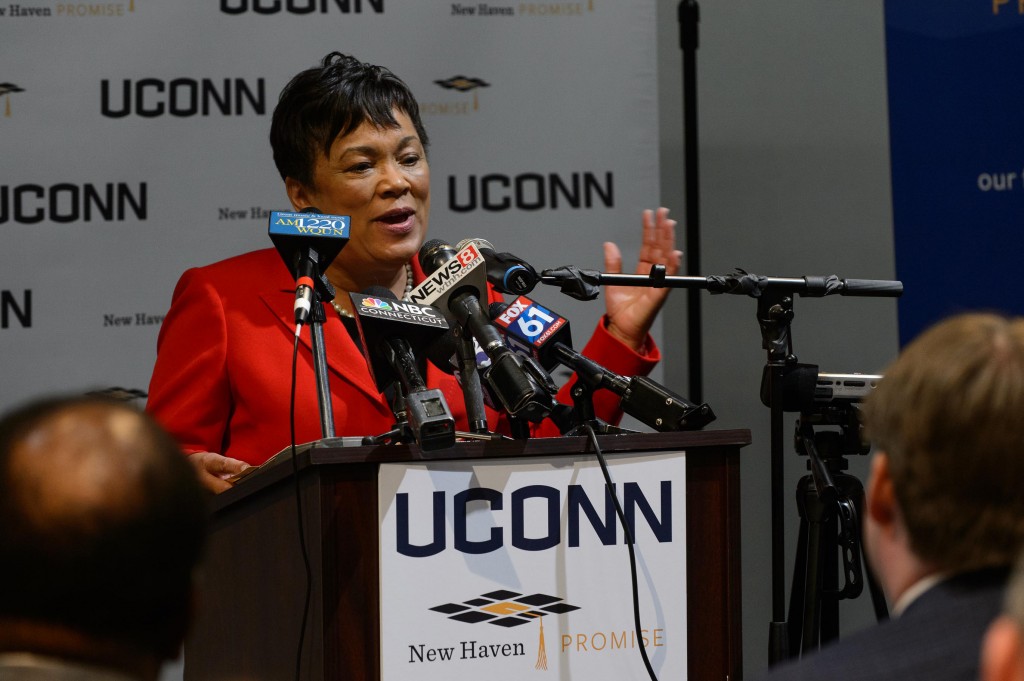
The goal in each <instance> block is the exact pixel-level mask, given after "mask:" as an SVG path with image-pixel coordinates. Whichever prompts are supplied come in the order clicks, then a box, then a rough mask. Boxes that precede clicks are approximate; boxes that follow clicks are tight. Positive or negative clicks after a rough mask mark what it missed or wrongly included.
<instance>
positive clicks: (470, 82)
mask: <svg viewBox="0 0 1024 681" xmlns="http://www.w3.org/2000/svg"><path fill="white" fill-rule="evenodd" d="M434 82H435V83H437V84H438V85H440V86H441V87H443V88H444V89H445V90H458V91H459V92H472V93H473V110H474V111H476V110H477V109H478V108H480V103H479V102H478V101H477V97H476V89H477V88H481V87H490V86H491V84H490V83H488V82H485V81H483V80H481V79H479V78H469V77H468V76H452V77H451V78H447V79H445V80H435V81H434Z"/></svg>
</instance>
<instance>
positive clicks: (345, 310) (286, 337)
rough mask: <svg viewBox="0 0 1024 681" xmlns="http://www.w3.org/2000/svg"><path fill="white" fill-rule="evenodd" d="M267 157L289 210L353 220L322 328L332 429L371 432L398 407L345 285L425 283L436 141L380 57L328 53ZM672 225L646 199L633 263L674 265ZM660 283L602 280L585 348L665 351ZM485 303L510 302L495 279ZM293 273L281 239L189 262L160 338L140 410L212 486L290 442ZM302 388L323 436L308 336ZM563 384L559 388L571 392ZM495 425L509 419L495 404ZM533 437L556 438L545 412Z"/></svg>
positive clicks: (634, 366) (603, 409)
mask: <svg viewBox="0 0 1024 681" xmlns="http://www.w3.org/2000/svg"><path fill="white" fill-rule="evenodd" d="M270 142H271V146H272V148H273V152H274V162H275V164H276V165H277V169H278V172H279V173H280V175H281V178H282V180H283V181H284V188H285V192H286V193H287V196H288V199H289V201H290V203H291V207H292V209H293V210H295V211H302V210H304V209H307V208H310V207H315V208H317V209H318V210H319V211H321V212H323V213H327V214H333V215H347V216H350V217H351V225H350V238H349V241H348V243H347V244H346V245H345V247H344V248H343V249H342V251H341V253H340V254H339V255H338V257H337V258H336V259H335V260H334V262H333V263H331V265H330V266H329V267H328V268H327V271H326V276H327V278H328V279H329V280H330V282H331V283H332V284H333V286H334V288H335V289H336V291H337V296H336V297H335V299H334V301H333V305H329V306H327V313H328V315H327V317H328V318H327V322H326V324H325V325H324V336H325V341H324V345H325V349H326V354H327V363H328V367H329V372H328V373H329V383H330V392H331V398H332V406H333V410H334V414H333V416H334V422H335V430H336V433H337V435H339V436H346V435H349V436H351V435H355V436H365V435H376V434H379V433H383V432H385V431H387V430H389V429H390V428H391V426H392V424H393V423H394V420H395V418H394V414H393V413H392V409H391V405H390V404H389V401H388V399H387V398H386V397H385V396H383V395H382V394H381V393H380V392H379V391H378V390H377V387H376V385H375V384H374V381H373V378H372V376H371V373H370V371H369V369H368V368H367V365H366V361H365V360H364V358H363V356H362V354H361V351H360V346H359V338H358V332H357V329H356V325H355V320H354V319H352V314H353V312H352V309H351V308H352V306H351V301H350V299H349V293H358V292H362V291H365V290H366V289H367V288H368V287H371V286H384V287H386V288H389V289H390V290H391V291H392V292H393V293H394V295H395V296H396V297H397V298H404V297H405V296H406V295H407V294H408V293H409V291H411V290H412V288H413V287H414V286H415V285H417V284H419V283H420V282H421V281H423V279H424V274H423V271H422V269H421V268H420V265H419V262H418V260H417V255H418V253H419V250H420V247H421V246H422V245H423V243H424V239H425V237H426V234H427V225H428V221H429V215H430V166H429V164H428V162H427V147H428V138H427V133H426V130H425V129H424V127H423V123H422V121H421V120H420V114H419V106H418V104H417V102H416V99H415V98H414V97H413V94H412V92H411V91H410V90H409V88H408V86H407V85H406V84H405V83H404V82H402V81H401V80H400V79H398V78H397V77H396V76H395V75H394V74H393V73H391V72H390V71H388V70H387V69H386V68H383V67H381V66H375V65H372V64H366V63H363V62H360V61H358V60H357V59H355V58H353V57H351V56H348V55H344V54H340V53H337V52H333V53H331V54H328V55H327V56H326V57H324V59H323V60H322V62H321V64H319V65H318V66H316V67H313V68H311V69H308V70H305V71H302V72H301V73H299V74H298V75H296V76H295V77H294V78H293V79H292V80H291V81H290V82H289V83H288V84H287V85H286V86H285V88H284V90H283V91H282V92H281V96H280V98H279V100H278V104H277V106H276V108H275V110H274V115H273V120H272V123H271V130H270ZM675 224H676V223H675V221H674V220H670V219H669V218H668V210H667V209H665V208H660V209H658V210H657V211H650V210H647V211H644V212H643V215H642V228H643V236H642V239H643V240H642V244H641V248H640V252H639V260H640V261H639V263H638V266H637V270H636V271H637V273H638V274H647V273H648V272H650V270H651V267H652V266H653V265H655V264H663V265H665V266H666V271H667V273H668V274H669V275H672V274H675V273H676V272H677V271H678V268H679V263H680V258H681V255H682V253H681V252H680V251H678V250H676V249H675ZM604 269H605V271H606V272H611V273H618V272H621V271H622V257H621V254H620V251H619V249H618V247H617V246H616V245H615V244H612V243H606V244H604ZM668 290H669V289H667V288H662V289H656V288H640V287H605V288H604V289H603V290H602V295H603V297H604V299H605V306H606V314H605V315H604V317H603V318H602V320H601V322H600V323H599V324H598V325H597V328H596V329H595V330H594V333H593V335H592V337H591V339H590V341H589V342H588V343H587V345H586V347H585V348H584V349H583V351H582V352H583V354H584V355H586V356H588V357H590V358H591V359H593V360H594V361H596V362H598V363H599V364H602V365H604V366H606V367H607V368H608V369H610V370H611V371H614V372H616V373H619V374H622V375H626V376H635V375H646V374H648V373H650V371H651V369H652V368H653V367H654V365H655V364H656V363H657V362H658V360H659V359H660V357H661V356H660V353H659V351H658V348H657V347H656V346H655V344H654V341H653V340H652V339H651V337H650V335H649V333H648V331H649V330H650V328H651V325H652V324H653V323H654V319H655V317H656V315H657V313H658V311H659V310H660V309H661V306H662V304H663V303H664V301H665V298H666V296H667V295H668ZM489 294H490V295H489V296H488V298H489V299H488V300H485V301H482V303H483V306H484V308H485V309H486V307H487V304H488V303H489V302H496V301H500V300H502V298H501V296H500V294H498V293H497V292H495V291H494V290H493V289H492V290H491V291H490V292H489ZM294 295H295V281H294V278H293V274H292V273H291V272H289V271H288V268H287V266H286V265H285V264H284V263H283V262H282V260H281V258H280V256H279V255H278V253H277V252H276V251H275V250H274V249H273V248H267V249H263V250H259V251H254V252H251V253H246V254H243V255H240V256H236V257H233V258H229V259H227V260H223V261H221V262H217V263H214V264H212V265H208V266H205V267H199V268H193V269H190V270H188V271H187V272H185V273H184V274H183V275H182V277H181V279H180V280H179V282H178V285H177V286H176V287H175V290H174V294H173V297H172V301H171V307H170V310H169V312H168V314H167V317H166V318H165V320H164V322H163V324H162V327H161V330H160V336H159V339H158V341H157V360H156V365H155V367H154V370H153V376H152V379H151V382H150V386H149V402H148V404H147V409H148V410H149V411H150V412H151V413H152V414H153V415H154V416H155V417H156V418H157V420H159V421H160V422H161V423H162V424H163V425H164V427H166V428H167V429H168V430H169V431H170V432H171V433H172V434H173V435H174V436H175V437H176V438H177V439H178V442H179V443H180V444H181V446H182V448H183V449H184V450H185V451H186V453H188V454H189V455H190V458H191V460H192V462H193V463H194V464H195V465H196V468H197V469H198V470H199V471H200V475H201V477H202V480H203V483H204V484H205V485H206V486H207V487H209V488H210V489H212V490H214V491H223V490H224V489H227V488H228V487H230V483H228V482H227V481H226V479H227V478H229V477H231V476H233V475H235V474H237V473H239V472H241V471H242V470H244V469H245V468H246V467H247V466H248V465H250V464H251V465H258V464H260V463H262V462H264V461H265V460H267V459H268V458H269V457H270V456H271V455H273V454H274V453H276V452H277V451H279V450H281V449H283V448H285V447H286V446H287V445H288V444H289V442H290V434H289V413H290V409H289V395H290V392H289V385H290V382H291V355H292V353H291V348H292V342H293V340H292V339H293V337H294V327H295V322H294V313H293V311H292V304H293V301H294ZM302 343H303V345H304V347H303V348H302V350H301V351H300V353H299V356H300V359H299V367H298V375H297V379H296V380H297V388H296V409H295V418H296V425H295V428H296V441H297V442H298V443H303V442H310V441H313V440H316V439H319V438H320V437H321V428H320V420H319V411H318V407H317V402H316V387H315V378H314V377H315V374H314V371H313V363H312V359H311V353H310V351H309V340H308V334H306V333H304V334H303V336H302ZM425 380H426V383H427V386H428V387H430V388H438V389H440V390H441V391H442V392H443V393H444V396H445V399H446V401H447V403H448V405H449V407H450V409H451V412H452V415H453V417H454V418H455V423H456V427H457V428H458V429H459V430H468V421H467V418H466V410H465V405H464V401H463V396H462V392H461V389H460V388H459V386H458V384H457V382H456V379H455V378H454V377H452V376H451V375H449V374H447V373H444V372H442V371H441V370H439V369H437V368H436V367H434V366H433V365H430V366H427V371H426V375H425ZM571 383H572V380H570V383H569V384H567V385H565V386H563V388H562V390H561V391H559V393H558V396H557V397H556V399H557V400H558V401H559V402H561V403H563V404H571V397H570V393H569V390H570V387H571ZM594 402H595V411H596V413H597V416H598V417H599V418H601V419H603V420H605V421H607V422H609V423H618V422H619V420H620V419H621V417H622V411H621V409H620V407H619V399H618V397H617V396H616V395H614V394H612V393H611V392H609V391H606V390H603V391H598V393H597V394H595V400H594ZM488 425H489V428H490V429H491V430H495V431H507V430H508V426H507V423H506V422H504V419H503V417H502V415H501V414H499V413H498V412H496V411H493V410H489V411H488ZM531 429H532V435H534V436H554V435H558V434H559V431H558V429H557V427H555V425H554V424H553V423H551V422H550V421H545V422H544V423H542V424H540V425H532V426H531Z"/></svg>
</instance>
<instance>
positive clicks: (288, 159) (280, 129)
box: [270, 52, 429, 187]
mask: <svg viewBox="0 0 1024 681" xmlns="http://www.w3.org/2000/svg"><path fill="white" fill-rule="evenodd" d="M396 109H397V110H399V111H404V112H405V113H406V114H407V115H408V116H409V118H410V119H411V120H412V124H413V127H415V128H416V134H417V135H419V137H420V142H421V143H422V144H423V148H424V150H426V148H427V145H428V143H429V142H428V140H427V131H426V130H425V129H424V128H423V121H421V120H420V108H419V104H417V103H416V98H415V97H413V94H412V91H411V90H409V86H407V85H406V84H405V83H404V82H402V80H401V79H399V78H398V77H397V76H396V75H395V74H393V73H391V71H389V70H388V69H386V68H384V67H383V66H375V65H373V64H367V63H365V62H361V61H359V60H358V59H356V58H355V57H352V56H350V55H347V54H342V53H340V52H331V53H330V54H328V55H327V56H326V57H324V58H323V60H322V61H321V63H320V65H319V66H315V67H313V68H311V69H307V70H305V71H302V72H301V73H299V74H298V75H297V76H295V77H294V78H292V79H291V81H289V83H288V84H287V85H285V87H284V89H283V90H282V91H281V96H280V97H279V98H278V102H277V106H276V107H275V108H274V116H273V120H272V122H271V124H270V146H271V147H272V148H273V150H274V163H275V164H276V165H277V171H278V172H279V173H281V179H287V178H289V177H290V178H292V179H294V180H297V181H299V182H300V183H302V184H303V185H305V186H308V187H312V186H313V168H314V166H315V164H316V158H317V154H318V153H323V154H324V155H325V156H327V155H329V154H330V151H331V145H332V144H333V143H334V140H335V139H337V137H338V136H339V135H347V134H348V133H350V132H352V131H353V130H355V129H356V128H358V127H359V126H360V125H362V124H363V122H364V121H367V120H369V121H370V122H372V123H373V124H374V125H376V126H377V127H381V128H386V127H390V128H393V127H397V126H398V121H396V120H395V115H394V111H395V110H396Z"/></svg>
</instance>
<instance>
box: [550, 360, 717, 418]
mask: <svg viewBox="0 0 1024 681" xmlns="http://www.w3.org/2000/svg"><path fill="white" fill-rule="evenodd" d="M553 350H554V353H555V355H556V356H557V357H558V359H559V361H560V362H562V364H564V365H565V366H567V367H569V368H570V369H572V370H573V371H575V372H576V376H577V378H578V379H579V380H584V381H587V382H588V383H589V384H592V385H599V386H600V387H602V388H606V389H608V390H611V391H612V392H613V393H615V394H616V395H618V396H619V397H621V398H622V399H621V402H620V404H621V406H622V411H624V412H626V413H627V414H629V415H630V416H632V417H633V418H635V419H637V420H638V421H640V422H641V423H644V424H645V425H648V426H650V427H651V428H654V429H655V430H657V431H660V432H664V431H675V430H696V429H698V428H703V427H704V426H706V425H707V424H709V423H711V422H712V421H714V420H715V413H714V412H713V411H711V407H709V406H708V405H707V404H701V405H696V404H694V403H693V402H690V401H689V400H687V399H686V398H685V397H681V396H680V395H677V394H676V393H674V392H672V391H671V390H669V389H668V388H666V387H665V386H663V385H661V384H659V383H657V382H655V381H652V380H651V379H649V378H647V377H646V376H632V377H630V378H626V377H624V376H620V375H619V374H616V373H615V372H613V371H611V370H609V369H606V368H605V367H603V366H601V365H600V364H598V363H597V362H595V361H594V360H592V359H590V358H588V357H585V356H583V355H581V354H580V353H578V352H576V351H575V350H573V349H572V348H570V347H569V346H567V345H565V344H564V343H555V344H554V347H553Z"/></svg>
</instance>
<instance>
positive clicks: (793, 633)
mask: <svg viewBox="0 0 1024 681" xmlns="http://www.w3.org/2000/svg"><path fill="white" fill-rule="evenodd" d="M797 508H798V509H799V513H800V531H799V533H798V535H797V540H796V557H795V560H794V562H793V581H792V585H791V586H790V590H789V615H788V620H789V622H788V624H789V628H790V629H789V637H788V638H789V651H788V653H787V655H788V657H790V658H796V657H799V656H800V636H799V635H798V634H800V633H801V632H802V630H803V623H804V595H805V594H804V585H805V583H806V581H807V520H806V518H805V516H804V512H803V505H802V504H801V503H799V502H798V503H797Z"/></svg>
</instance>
